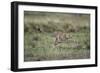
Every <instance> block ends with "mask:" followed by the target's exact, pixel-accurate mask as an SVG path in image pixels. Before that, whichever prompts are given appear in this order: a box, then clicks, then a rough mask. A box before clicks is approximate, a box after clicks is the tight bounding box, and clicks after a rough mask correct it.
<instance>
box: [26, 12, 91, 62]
mask: <svg viewBox="0 0 100 73" xmlns="http://www.w3.org/2000/svg"><path fill="white" fill-rule="evenodd" d="M24 15H25V17H24V23H25V25H24V61H44V60H64V59H66V60H71V59H87V58H90V28H89V27H90V25H89V22H90V21H89V20H90V16H89V15H88V14H81V15H80V14H79V15H78V14H77V15H76V14H67V13H66V14H65V13H49V12H29V11H25V13H24ZM55 31H62V32H64V33H66V35H70V36H71V37H70V38H69V39H66V40H64V42H62V43H59V44H58V45H57V46H55V45H54V39H55V37H54V32H55Z"/></svg>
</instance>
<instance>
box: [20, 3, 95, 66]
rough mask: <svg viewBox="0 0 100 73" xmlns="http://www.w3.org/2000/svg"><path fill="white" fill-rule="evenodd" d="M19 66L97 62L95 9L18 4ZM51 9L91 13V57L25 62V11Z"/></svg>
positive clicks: (50, 10)
mask: <svg viewBox="0 0 100 73" xmlns="http://www.w3.org/2000/svg"><path fill="white" fill-rule="evenodd" d="M18 9H19V10H18V21H19V22H18V26H19V27H18V35H19V36H18V38H19V39H18V40H19V42H18V45H19V46H18V68H35V67H50V66H65V65H66V66H71V65H84V64H95V10H93V9H81V8H78V9H77V8H60V7H46V6H27V5H19V6H18ZM25 10H26V11H49V12H65V13H84V14H87V13H88V14H90V15H91V18H90V27H91V29H90V31H91V32H90V39H91V42H90V44H91V46H90V47H91V50H90V52H91V53H90V57H91V58H90V59H82V60H59V61H58V60H56V61H40V62H24V11H25Z"/></svg>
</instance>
